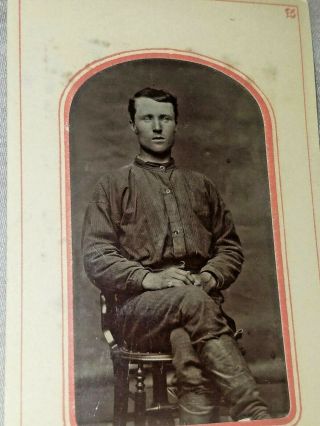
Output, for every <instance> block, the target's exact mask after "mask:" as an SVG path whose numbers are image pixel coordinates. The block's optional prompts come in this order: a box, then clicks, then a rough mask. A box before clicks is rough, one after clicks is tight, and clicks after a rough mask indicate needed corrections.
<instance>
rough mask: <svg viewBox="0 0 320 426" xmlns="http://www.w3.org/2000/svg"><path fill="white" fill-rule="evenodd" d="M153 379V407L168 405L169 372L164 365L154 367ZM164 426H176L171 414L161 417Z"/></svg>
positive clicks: (167, 413)
mask: <svg viewBox="0 0 320 426" xmlns="http://www.w3.org/2000/svg"><path fill="white" fill-rule="evenodd" d="M152 378H153V405H155V406H157V405H158V404H164V405H167V404H168V403H169V401H168V393H167V371H166V367H165V365H164V364H160V365H154V367H153V369H152ZM161 425H162V426H174V419H173V417H172V415H171V413H169V412H166V413H164V414H163V415H162V416H161Z"/></svg>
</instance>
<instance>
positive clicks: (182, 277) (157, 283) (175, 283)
mask: <svg viewBox="0 0 320 426" xmlns="http://www.w3.org/2000/svg"><path fill="white" fill-rule="evenodd" d="M194 281H195V279H194V278H193V275H192V274H191V273H190V272H189V271H185V270H184V269H181V268H177V267H176V266H171V267H170V268H168V269H165V270H164V271H161V272H149V274H147V275H146V276H145V278H144V280H143V281H142V287H143V288H144V289H145V290H161V289H163V288H169V287H183V286H185V285H193V284H194Z"/></svg>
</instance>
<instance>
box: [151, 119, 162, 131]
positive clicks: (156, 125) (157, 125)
mask: <svg viewBox="0 0 320 426" xmlns="http://www.w3.org/2000/svg"><path fill="white" fill-rule="evenodd" d="M153 131H154V132H161V131H162V126H161V122H160V120H159V119H158V118H154V119H153Z"/></svg>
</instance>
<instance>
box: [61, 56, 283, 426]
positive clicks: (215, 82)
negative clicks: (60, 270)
mask: <svg viewBox="0 0 320 426" xmlns="http://www.w3.org/2000/svg"><path fill="white" fill-rule="evenodd" d="M69 132H70V139H69V141H70V142H69V149H70V182H71V188H70V189H71V218H72V264H73V301H74V303H73V318H74V319H73V324H74V369H75V393H76V398H75V406H76V418H77V421H78V424H81V425H82V424H83V425H89V424H93V423H96V422H100V423H104V422H113V424H115V425H125V424H126V421H127V420H128V421H129V420H132V419H133V418H134V419H135V424H139V425H142V424H145V421H146V419H148V421H149V424H160V425H162V424H163V425H173V424H175V423H174V419H175V418H176V422H178V423H176V424H179V425H180V424H181V425H189V424H209V423H219V422H224V421H232V420H234V421H237V420H256V419H268V418H279V417H285V416H286V415H287V414H288V412H289V409H290V407H289V400H288V388H287V377H286V365H285V359H284V348H283V346H284V343H283V336H282V321H281V313H280V308H279V293H278V280H277V273H276V259H275V251H274V238H273V228H272V210H271V202H270V190H269V179H268V167H267V148H266V141H265V128H264V122H263V117H262V113H261V110H260V106H259V104H258V102H257V101H256V99H255V98H254V97H253V96H252V94H251V93H250V92H249V91H248V90H247V89H246V88H244V87H243V86H242V85H241V84H240V83H239V82H238V81H236V80H235V79H232V78H231V77H230V76H228V75H226V74H224V73H223V72H220V71H217V70H215V69H213V68H209V67H206V66H203V65H200V64H197V63H192V62H188V61H183V60H170V59H145V60H143V59H142V60H136V61H127V62H124V63H122V64H119V65H115V66H113V67H110V68H107V69H105V70H102V71H100V72H98V73H96V74H95V75H94V76H92V77H90V78H89V79H87V80H86V81H85V82H84V83H83V84H82V85H81V86H80V88H79V89H78V90H77V92H76V93H75V95H74V98H73V100H72V104H71V109H70V121H69ZM100 299H101V300H102V309H103V310H104V311H103V312H102V313H101V306H100V301H99V300H100ZM101 314H102V328H103V329H102V330H101V318H100V317H101ZM103 331H104V332H105V333H104V334H103V333H102V332H103ZM112 367H113V368H112ZM248 367H249V368H248ZM131 370H132V374H130V375H129V371H131ZM170 372H171V373H172V374H173V376H172V374H171V375H170ZM167 374H168V377H169V378H166V375H167ZM150 375H151V376H152V378H153V380H150V379H149V376H150ZM131 376H132V380H129V377H131ZM132 381H133V385H132V384H129V382H130V383H131V382H132ZM166 385H168V386H169V394H168V395H169V398H168V395H167V389H166ZM129 386H133V389H134V390H135V392H133V393H134V398H133V399H134V400H135V404H134V406H133V407H134V410H132V409H130V410H129V409H128V399H129ZM152 387H153V389H152ZM155 387H157V391H156V392H155V389H154V388H155ZM135 388H136V389H135ZM152 392H153V393H152ZM151 394H152V396H151ZM146 399H147V402H149V400H150V407H148V408H146V405H147V406H148V404H146V401H145V400H146ZM113 401H114V402H113ZM130 407H131V403H130V404H129V408H130ZM129 411H130V413H129ZM150 418H152V420H150ZM156 419H158V420H157V421H158V422H160V423H155V421H156ZM150 422H151V423H150ZM110 424H111V423H110Z"/></svg>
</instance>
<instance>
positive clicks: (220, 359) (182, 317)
mask: <svg viewBox="0 0 320 426" xmlns="http://www.w3.org/2000/svg"><path fill="white" fill-rule="evenodd" d="M115 315H116V321H115V329H114V330H113V332H114V334H115V335H116V339H117V341H119V342H120V343H121V344H122V345H123V346H124V347H126V348H127V349H128V350H133V351H143V352H147V351H150V352H161V351H171V350H172V353H173V364H174V366H175V369H176V375H177V382H178V389H179V404H180V407H181V408H182V410H186V412H190V413H198V414H199V415H201V414H203V415H205V416H208V415H210V411H211V410H212V409H213V408H214V398H213V396H212V392H213V389H214V388H215V387H217V386H218V388H220V390H221V391H222V392H223V394H224V395H225V396H226V397H227V398H228V399H229V400H230V402H231V404H232V405H233V406H234V407H233V408H232V410H231V412H232V415H233V417H234V419H236V420H237V419H242V418H247V417H250V418H268V414H267V408H266V405H265V403H264V402H263V401H262V399H261V398H260V395H259V393H258V391H257V389H256V385H255V382H254V379H253V377H252V376H251V373H250V372H249V370H248V368H247V366H246V364H245V361H244V360H243V358H242V355H241V354H240V352H239V351H238V350H237V348H235V346H236V343H235V342H234V341H233V337H232V336H233V330H231V328H230V326H229V324H228V321H227V319H226V317H225V316H224V314H223V312H222V310H221V308H220V306H219V304H217V303H215V302H214V301H213V300H212V299H211V297H210V296H208V295H207V294H206V293H205V292H204V291H203V290H202V289H201V288H200V287H195V286H191V285H190V286H184V287H172V288H166V289H163V290H156V291H145V292H143V293H141V294H139V295H136V296H132V297H131V298H129V299H128V300H127V301H125V302H124V303H123V304H122V305H119V306H117V308H116V312H115ZM249 388H250V389H249ZM248 389H249V390H248ZM238 401H241V402H239V403H238ZM207 421H208V420H207Z"/></svg>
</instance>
